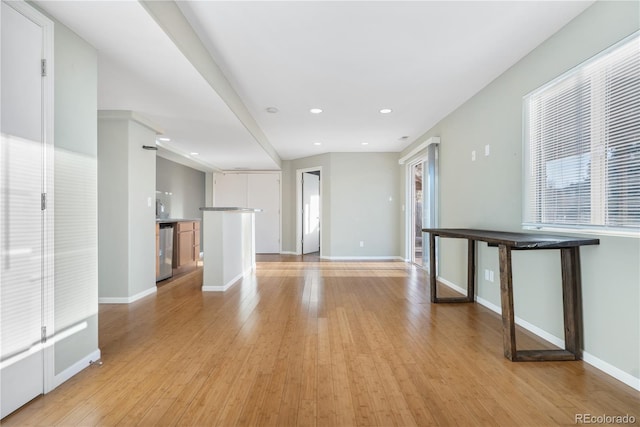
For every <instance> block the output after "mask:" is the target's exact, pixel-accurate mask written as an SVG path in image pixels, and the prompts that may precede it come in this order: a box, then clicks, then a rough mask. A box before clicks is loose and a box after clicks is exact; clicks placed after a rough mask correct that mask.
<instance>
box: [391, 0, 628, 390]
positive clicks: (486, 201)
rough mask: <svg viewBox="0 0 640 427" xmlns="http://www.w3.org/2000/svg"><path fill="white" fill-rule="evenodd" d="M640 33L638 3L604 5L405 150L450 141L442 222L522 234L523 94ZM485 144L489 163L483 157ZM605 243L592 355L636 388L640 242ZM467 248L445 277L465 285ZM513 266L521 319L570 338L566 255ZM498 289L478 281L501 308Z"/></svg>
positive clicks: (589, 299)
mask: <svg viewBox="0 0 640 427" xmlns="http://www.w3.org/2000/svg"><path fill="white" fill-rule="evenodd" d="M638 28H640V4H639V3H638V2H596V3H595V4H594V5H593V6H592V7H590V8H589V9H587V10H586V11H585V12H584V13H583V14H582V15H580V16H578V17H577V18H576V19H574V20H573V21H572V22H570V23H569V24H568V25H567V26H566V27H564V28H563V29H562V30H560V31H559V32H558V33H556V34H555V35H554V36H552V37H551V38H550V39H548V40H547V41H546V42H544V43H543V44H542V45H541V46H539V47H538V48H536V49H535V50H534V51H533V52H531V53H530V54H529V55H528V56H526V57H525V58H523V59H522V60H521V61H520V62H519V63H517V64H516V65H514V66H513V67H512V68H511V69H509V70H508V71H507V72H505V73H504V74H503V75H502V76H500V77H499V78H497V79H496V80H495V81H493V82H492V83H491V84H490V85H488V86H487V87H486V88H485V89H483V90H482V91H481V92H479V93H478V94H476V95H475V96H474V97H473V98H471V99H470V100H469V101H468V102H466V103H465V104H464V105H462V106H461V107H460V108H458V109H457V110H456V111H454V112H452V113H451V114H450V115H449V116H447V117H446V118H444V119H443V120H442V121H441V122H440V123H438V124H437V125H436V126H434V127H433V128H432V129H430V130H429V131H428V132H426V133H425V134H424V135H423V136H422V137H420V138H419V139H418V140H417V141H416V143H414V144H412V145H411V146H409V147H408V148H407V149H406V150H405V151H404V152H403V153H402V155H404V154H406V153H408V152H410V151H411V149H412V148H414V147H415V146H416V145H417V144H418V143H419V142H420V141H424V140H426V139H427V138H428V137H431V136H439V137H441V146H440V172H441V175H440V184H441V186H440V209H441V210H440V219H441V226H443V227H468V228H473V227H477V228H487V229H491V228H493V229H500V230H514V231H518V230H521V225H520V224H521V221H522V209H521V205H522V191H521V188H522V182H521V175H522V97H523V96H524V95H525V94H527V93H528V92H530V91H532V90H534V89H535V88H537V87H539V86H541V85H543V84H544V83H546V82H548V81H549V80H552V79H553V78H555V77H556V76H558V75H560V74H562V73H564V72H565V71H567V70H569V69H571V68H572V67H574V66H576V65H578V64H579V63H581V62H582V61H584V60H586V59H588V58H590V57H592V56H593V55H595V54H597V53H598V52H600V51H601V50H603V49H605V48H607V47H608V46H610V45H612V44H614V43H616V42H617V41H619V40H621V39H622V38H624V37H626V36H628V35H629V34H631V33H632V32H634V31H636V30H638ZM470 72H472V70H470ZM486 144H489V145H490V146H491V155H490V156H489V157H485V156H484V155H483V153H484V146H485V145H486ZM472 150H476V152H477V153H478V156H477V161H475V162H472V161H471V151H472ZM600 239H601V244H600V245H599V246H594V247H583V248H582V249H581V255H582V298H583V311H584V333H585V335H584V350H585V359H587V360H591V361H592V363H595V364H600V366H601V367H603V368H605V369H608V370H609V372H613V373H615V372H618V373H619V374H621V375H619V378H623V379H625V378H626V380H628V382H629V383H633V381H634V379H633V378H636V379H637V378H639V377H640V309H639V304H638V302H639V301H640V286H639V284H640V269H639V268H638V260H639V259H640V243H639V242H638V240H637V239H634V238H622V237H608V236H600ZM465 248H466V247H465V246H464V245H463V244H462V243H460V242H456V241H455V240H453V239H444V240H443V241H442V245H441V252H440V261H441V267H440V274H441V276H442V277H443V278H444V279H446V280H448V281H451V282H453V283H455V284H457V285H459V286H461V287H465V286H466V285H465V283H466V282H465V280H466V278H465V274H466V273H465V265H466V249H465ZM513 262H514V278H513V280H514V292H515V313H516V316H518V317H521V318H522V319H524V320H525V321H526V322H529V323H530V324H532V325H533V326H534V327H537V328H540V329H542V330H543V331H544V332H545V333H548V334H552V335H553V336H555V337H559V338H562V337H563V325H562V313H561V307H562V300H561V298H562V297H561V291H560V286H561V278H560V263H559V254H558V253H557V251H549V252H546V251H544V252H543V251H540V252H526V253H522V252H518V253H515V254H514V255H513ZM485 268H489V269H492V270H494V271H495V272H496V273H497V272H498V255H497V251H496V250H495V249H494V248H487V246H486V245H480V248H479V259H478V269H479V271H483V269H485ZM498 287H499V284H498V280H496V281H495V282H493V283H491V282H487V281H485V280H484V275H483V274H480V275H479V280H478V296H479V297H480V298H482V299H485V300H487V301H489V302H490V303H491V304H494V305H495V306H499V305H500V300H499V296H498V295H499V289H498ZM618 370H619V371H618ZM636 384H640V382H637V381H636Z"/></svg>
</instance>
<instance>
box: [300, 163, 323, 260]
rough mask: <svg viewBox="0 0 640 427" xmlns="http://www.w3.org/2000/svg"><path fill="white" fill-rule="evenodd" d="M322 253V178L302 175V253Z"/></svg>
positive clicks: (307, 174) (306, 173)
mask: <svg viewBox="0 0 640 427" xmlns="http://www.w3.org/2000/svg"><path fill="white" fill-rule="evenodd" d="M319 251H320V176H318V175H315V174H312V173H309V172H304V173H303V174H302V253H303V254H310V253H313V252H319Z"/></svg>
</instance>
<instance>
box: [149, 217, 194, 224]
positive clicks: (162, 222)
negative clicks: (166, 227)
mask: <svg viewBox="0 0 640 427" xmlns="http://www.w3.org/2000/svg"><path fill="white" fill-rule="evenodd" d="M190 221H201V219H200V218H156V223H158V224H166V223H170V222H190Z"/></svg>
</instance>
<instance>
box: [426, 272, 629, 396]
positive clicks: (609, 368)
mask: <svg viewBox="0 0 640 427" xmlns="http://www.w3.org/2000/svg"><path fill="white" fill-rule="evenodd" d="M438 282H440V283H442V284H443V285H446V286H448V287H450V288H451V289H453V290H455V291H457V292H460V293H461V294H465V295H466V293H467V289H466V288H462V287H460V286H458V285H456V284H455V283H453V282H450V281H448V280H447V279H444V278H442V277H438ZM476 302H477V303H478V304H480V305H482V306H484V307H486V308H488V309H489V310H491V311H493V312H495V313H497V314H500V315H501V314H502V308H501V307H499V306H497V305H495V304H493V303H492V302H490V301H488V300H486V299H484V298H481V297H479V296H477V295H476ZM514 320H515V322H516V325H519V326H521V327H522V328H524V329H526V330H527V331H529V332H531V333H533V334H535V335H537V336H539V337H540V338H542V339H544V340H546V341H548V342H550V343H551V344H553V345H555V346H557V347H560V348H564V339H562V338H558V337H556V336H555V335H553V334H550V333H549V332H547V331H545V330H543V329H540V328H539V327H537V326H535V325H533V324H531V323H529V322H527V321H526V320H524V319H521V318H519V317H518V316H514ZM582 360H583V361H585V362H586V363H588V364H589V365H591V366H593V367H594V368H596V369H599V370H601V371H602V372H604V373H605V374H607V375H610V376H612V377H613V378H615V379H617V380H618V381H621V382H623V383H625V384H626V385H628V386H629V387H632V388H634V389H636V390H638V391H640V378H636V377H634V376H633V375H631V374H629V373H627V372H625V371H623V370H621V369H619V368H616V367H615V366H613V365H611V364H610V363H607V362H605V361H604V360H602V359H599V358H597V357H596V356H594V355H592V354H590V353H587V352H586V351H584V350H583V352H582Z"/></svg>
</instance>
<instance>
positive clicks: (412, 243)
mask: <svg viewBox="0 0 640 427" xmlns="http://www.w3.org/2000/svg"><path fill="white" fill-rule="evenodd" d="M407 188H408V192H407V200H408V205H409V209H407V215H408V217H407V226H408V227H407V251H408V255H409V256H408V257H407V258H408V259H409V260H410V261H411V262H412V263H413V264H415V265H417V266H419V267H421V268H424V269H428V268H429V256H430V253H431V250H430V248H429V239H425V238H424V236H425V233H423V232H422V229H423V228H433V227H437V224H438V144H437V143H432V144H429V145H428V146H427V147H426V150H425V152H424V153H423V154H422V155H421V156H420V157H418V158H416V159H415V160H414V161H412V162H410V163H408V164H407Z"/></svg>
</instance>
